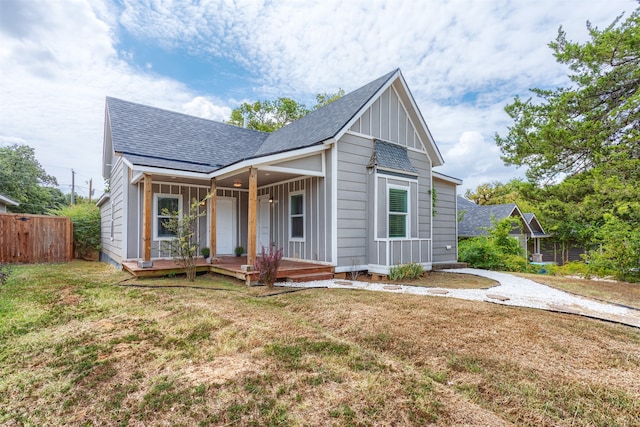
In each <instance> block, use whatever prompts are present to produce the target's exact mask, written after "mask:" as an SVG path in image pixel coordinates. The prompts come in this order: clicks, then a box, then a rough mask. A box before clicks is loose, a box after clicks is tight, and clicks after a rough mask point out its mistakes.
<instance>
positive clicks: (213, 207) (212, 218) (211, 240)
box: [209, 178, 218, 257]
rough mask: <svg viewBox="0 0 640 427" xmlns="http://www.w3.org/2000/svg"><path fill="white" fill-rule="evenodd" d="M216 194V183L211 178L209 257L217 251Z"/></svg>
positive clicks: (213, 255)
mask: <svg viewBox="0 0 640 427" xmlns="http://www.w3.org/2000/svg"><path fill="white" fill-rule="evenodd" d="M217 196H218V184H217V183H216V179H215V178H213V179H212V180H211V200H210V201H209V203H211V209H209V246H210V249H211V257H215V256H216V253H217V248H216V245H217V241H216V235H217V234H216V233H217V229H216V218H217V217H216V203H217Z"/></svg>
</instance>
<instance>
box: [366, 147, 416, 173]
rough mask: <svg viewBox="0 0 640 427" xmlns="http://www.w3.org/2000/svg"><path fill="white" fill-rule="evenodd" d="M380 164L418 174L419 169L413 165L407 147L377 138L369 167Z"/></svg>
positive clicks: (387, 167)
mask: <svg viewBox="0 0 640 427" xmlns="http://www.w3.org/2000/svg"><path fill="white" fill-rule="evenodd" d="M374 166H378V167H380V168H385V169H393V170H397V171H402V172H409V173H412V174H417V173H418V170H417V169H416V168H414V167H413V165H412V164H411V161H410V160H409V156H407V149H406V147H402V146H400V145H396V144H391V143H389V142H384V141H380V140H378V139H376V141H375V146H374V148H373V154H372V155H371V160H370V161H369V167H374Z"/></svg>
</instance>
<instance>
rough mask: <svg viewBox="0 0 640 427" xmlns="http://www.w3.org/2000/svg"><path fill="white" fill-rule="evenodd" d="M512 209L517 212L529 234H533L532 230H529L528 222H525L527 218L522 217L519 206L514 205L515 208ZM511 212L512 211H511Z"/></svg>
mask: <svg viewBox="0 0 640 427" xmlns="http://www.w3.org/2000/svg"><path fill="white" fill-rule="evenodd" d="M513 209H514V210H515V211H517V212H518V215H520V219H521V220H522V222H523V223H524V225H525V226H526V227H527V229H528V230H529V234H530V235H531V234H533V230H531V227H530V226H529V223H528V222H527V219H526V218H525V217H524V215H522V212H521V211H520V208H519V207H518V205H516V206H515V208H513ZM511 213H513V211H511Z"/></svg>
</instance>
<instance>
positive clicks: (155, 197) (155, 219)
mask: <svg viewBox="0 0 640 427" xmlns="http://www.w3.org/2000/svg"><path fill="white" fill-rule="evenodd" d="M160 197H163V198H173V199H178V218H182V195H181V194H163V193H156V194H154V195H153V240H159V241H166V240H171V239H173V237H159V236H158V216H159V214H160V212H158V198H160Z"/></svg>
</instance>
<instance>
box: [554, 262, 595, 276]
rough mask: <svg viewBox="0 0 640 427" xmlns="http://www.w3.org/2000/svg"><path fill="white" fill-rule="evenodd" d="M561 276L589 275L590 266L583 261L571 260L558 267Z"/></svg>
mask: <svg viewBox="0 0 640 427" xmlns="http://www.w3.org/2000/svg"><path fill="white" fill-rule="evenodd" d="M557 272H558V274H559V275H561V276H582V277H589V266H588V265H587V264H585V263H584V262H582V261H571V262H568V263H566V264H563V265H561V266H560V267H558V269H557Z"/></svg>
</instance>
